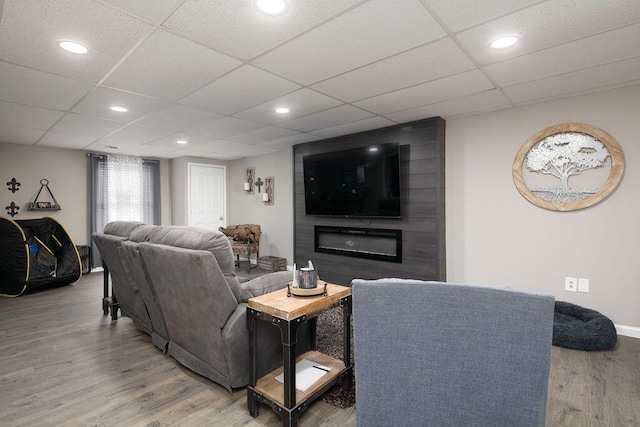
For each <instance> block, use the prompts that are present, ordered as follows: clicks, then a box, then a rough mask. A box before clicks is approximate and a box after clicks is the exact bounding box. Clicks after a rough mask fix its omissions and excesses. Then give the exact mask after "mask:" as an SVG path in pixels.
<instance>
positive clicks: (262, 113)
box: [235, 89, 342, 124]
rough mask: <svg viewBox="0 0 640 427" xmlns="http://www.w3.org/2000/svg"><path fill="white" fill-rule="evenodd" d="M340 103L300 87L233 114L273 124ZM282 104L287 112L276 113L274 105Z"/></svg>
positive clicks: (280, 105)
mask: <svg viewBox="0 0 640 427" xmlns="http://www.w3.org/2000/svg"><path fill="white" fill-rule="evenodd" d="M341 104H342V103H341V102H340V101H338V100H336V99H334V98H330V97H328V96H326V95H323V94H321V93H318V92H316V91H313V90H310V89H300V90H297V91H295V92H292V93H289V94H287V95H284V96H281V97H279V98H276V99H273V100H271V101H269V102H265V103H264V104H260V105H257V106H255V107H253V108H250V109H248V110H245V111H242V112H240V113H238V114H235V116H236V117H239V118H242V119H247V120H253V121H255V122H260V123H264V124H275V123H281V122H284V121H287V120H291V119H294V118H296V117H301V116H306V115H307V114H311V113H316V112H318V111H322V110H326V109H329V108H332V107H337V106H338V105H341ZM282 106H286V107H287V108H289V110H290V111H289V113H287V114H278V113H276V112H275V111H274V110H275V109H276V107H282Z"/></svg>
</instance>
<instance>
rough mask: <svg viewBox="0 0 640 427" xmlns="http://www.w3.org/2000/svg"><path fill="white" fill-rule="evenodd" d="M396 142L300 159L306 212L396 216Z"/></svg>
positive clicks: (397, 178) (397, 187) (397, 145)
mask: <svg viewBox="0 0 640 427" xmlns="http://www.w3.org/2000/svg"><path fill="white" fill-rule="evenodd" d="M398 150H399V144H397V143H387V144H375V145H370V146H366V147H360V148H354V149H350V150H344V151H333V152H329V153H322V154H313V155H309V156H305V157H303V159H302V162H303V170H304V199H305V211H306V214H307V215H330V216H343V217H386V218H400V157H399V153H398Z"/></svg>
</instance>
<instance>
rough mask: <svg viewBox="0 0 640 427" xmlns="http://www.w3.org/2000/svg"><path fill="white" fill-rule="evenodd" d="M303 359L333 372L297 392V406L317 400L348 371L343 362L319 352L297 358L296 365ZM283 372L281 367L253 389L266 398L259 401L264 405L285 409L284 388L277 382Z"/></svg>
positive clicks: (259, 381) (261, 379) (310, 352)
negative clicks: (271, 404) (275, 405)
mask: <svg viewBox="0 0 640 427" xmlns="http://www.w3.org/2000/svg"><path fill="white" fill-rule="evenodd" d="M301 359H309V360H313V361H314V362H317V363H319V364H322V365H325V366H328V367H330V368H331V370H330V371H329V372H327V374H326V375H323V376H322V377H321V378H320V379H319V380H318V381H316V382H315V384H313V385H312V386H311V387H309V388H308V389H306V390H305V391H300V390H296V406H299V405H300V404H303V403H305V402H307V400H309V399H310V398H311V399H315V398H316V397H318V396H319V395H320V394H322V393H324V392H325V391H326V390H328V389H329V388H330V387H331V386H333V385H334V384H336V383H337V382H338V381H339V380H340V378H341V375H342V374H343V373H344V372H345V371H347V368H346V367H345V366H344V362H343V361H342V360H340V359H336V358H333V357H331V356H328V355H326V354H324V353H320V352H319V351H307V352H306V353H304V354H302V355H301V356H298V357H297V358H296V363H297V362H299V361H300V360H301ZM283 371H284V368H283V367H282V366H281V367H279V368H278V369H276V370H275V371H273V372H270V373H269V374H267V375H265V376H264V377H262V378H260V379H259V380H258V382H257V384H256V386H255V387H254V388H253V389H254V391H255V392H256V393H257V394H258V395H262V396H264V397H265V398H266V401H264V400H263V399H259V400H263V401H264V403H267V404H268V403H270V402H272V403H275V404H277V405H278V406H281V407H284V386H283V384H282V383H281V382H280V381H278V380H276V376H278V375H280V374H282V372H283Z"/></svg>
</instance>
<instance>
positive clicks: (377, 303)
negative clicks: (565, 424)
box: [352, 279, 554, 427]
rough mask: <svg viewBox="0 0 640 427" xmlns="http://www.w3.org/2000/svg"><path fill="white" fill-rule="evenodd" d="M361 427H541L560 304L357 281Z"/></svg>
mask: <svg viewBox="0 0 640 427" xmlns="http://www.w3.org/2000/svg"><path fill="white" fill-rule="evenodd" d="M352 291H353V322H354V330H353V332H354V355H355V383H356V410H357V419H358V425H360V426H367V427H369V426H390V425H416V426H417V425H420V426H438V427H441V426H456V427H457V426H470V425H473V426H510V427H513V426H527V427H530V426H544V425H545V411H546V402H547V387H548V380H549V367H550V360H551V340H552V334H553V312H554V298H553V296H551V295H534V294H528V293H524V292H518V291H514V290H510V289H505V288H489V287H482V286H471V285H456V284H447V283H440V282H422V281H417V280H402V279H380V280H375V281H366V280H354V281H353V282H352Z"/></svg>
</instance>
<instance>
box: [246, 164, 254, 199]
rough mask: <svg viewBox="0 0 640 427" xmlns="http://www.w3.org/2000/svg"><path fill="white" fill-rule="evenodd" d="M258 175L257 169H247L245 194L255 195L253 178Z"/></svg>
mask: <svg viewBox="0 0 640 427" xmlns="http://www.w3.org/2000/svg"><path fill="white" fill-rule="evenodd" d="M255 174H256V169H255V168H247V169H245V175H246V180H245V182H244V186H243V189H244V192H245V193H247V194H253V193H254V192H255V191H254V188H253V177H254V176H255Z"/></svg>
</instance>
